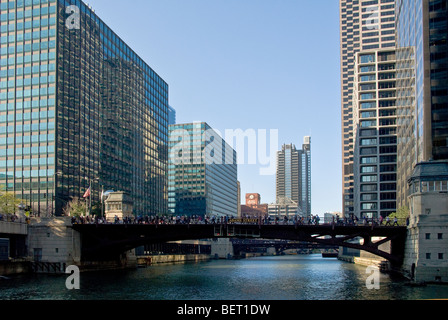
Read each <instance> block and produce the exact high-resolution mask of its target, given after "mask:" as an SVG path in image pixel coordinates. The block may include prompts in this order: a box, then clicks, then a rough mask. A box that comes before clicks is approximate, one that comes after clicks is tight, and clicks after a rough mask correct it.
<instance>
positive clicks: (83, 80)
mask: <svg viewBox="0 0 448 320" xmlns="http://www.w3.org/2000/svg"><path fill="white" fill-rule="evenodd" d="M0 64H1V65H0V68H1V69H0V185H1V187H3V188H4V189H6V190H7V191H11V192H15V193H16V195H17V196H18V197H20V198H21V199H23V201H24V202H26V204H27V205H29V206H31V207H32V208H33V211H34V213H35V214H40V215H46V214H60V213H61V212H62V208H63V207H64V206H65V205H66V204H67V202H69V201H70V200H71V199H73V198H76V197H82V196H83V194H84V192H85V191H86V190H87V189H88V188H89V186H90V185H91V186H92V189H91V191H92V196H93V199H92V200H93V201H94V202H96V201H99V200H100V194H101V190H102V189H104V190H115V191H122V192H126V193H128V194H129V195H130V196H131V198H132V200H133V202H134V213H136V214H164V213H166V211H167V202H168V192H167V169H168V168H167V166H168V84H167V83H166V82H165V81H164V80H163V79H162V78H161V77H160V76H159V75H158V74H157V73H156V72H155V71H154V70H153V69H151V68H150V67H149V66H148V65H147V64H146V63H145V62H144V61H143V60H142V59H141V58H140V57H139V56H138V55H137V54H136V53H135V52H134V51H133V50H132V49H131V48H130V47H129V46H128V45H126V43H125V42H124V41H123V40H122V39H120V37H119V36H118V35H117V34H116V33H114V32H113V31H112V30H111V29H110V28H109V27H108V26H107V25H106V24H105V23H104V22H103V21H102V20H101V19H100V18H99V17H98V16H97V15H96V14H95V13H94V11H92V10H91V9H90V8H89V7H88V6H87V5H86V4H84V3H83V2H82V1H76V0H66V1H56V0H32V1H31V0H16V1H7V0H1V61H0Z"/></svg>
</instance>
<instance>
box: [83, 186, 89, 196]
mask: <svg viewBox="0 0 448 320" xmlns="http://www.w3.org/2000/svg"><path fill="white" fill-rule="evenodd" d="M88 197H90V188H89V189H87V191H86V193H84V196H83V198H88Z"/></svg>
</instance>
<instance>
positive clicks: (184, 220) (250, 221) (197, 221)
mask: <svg viewBox="0 0 448 320" xmlns="http://www.w3.org/2000/svg"><path fill="white" fill-rule="evenodd" d="M72 223H73V224H153V225H154V224H156V225H184V224H188V225H204V224H213V225H296V226H311V225H314V226H325V225H327V226H371V227H379V226H382V227H389V226H390V227H396V226H399V227H403V226H406V225H407V224H408V221H407V219H396V220H395V219H390V220H386V219H384V220H382V221H381V220H380V219H376V218H375V219H371V218H370V219H367V218H366V219H356V220H350V219H334V220H332V221H330V222H328V221H322V220H319V219H315V218H314V219H311V218H310V219H304V218H297V217H293V218H280V217H274V218H272V217H266V218H261V219H260V218H228V217H219V218H216V217H212V218H209V217H206V218H198V217H194V218H192V217H149V218H148V217H145V218H134V219H131V218H127V219H125V220H120V219H118V220H116V221H115V222H110V221H107V220H105V219H102V218H90V217H77V218H75V217H73V218H72Z"/></svg>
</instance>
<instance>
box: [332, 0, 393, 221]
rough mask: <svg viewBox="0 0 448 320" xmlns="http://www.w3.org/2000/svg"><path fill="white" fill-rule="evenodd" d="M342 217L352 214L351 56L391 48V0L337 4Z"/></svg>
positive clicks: (353, 1)
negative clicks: (338, 14)
mask: <svg viewBox="0 0 448 320" xmlns="http://www.w3.org/2000/svg"><path fill="white" fill-rule="evenodd" d="M339 8H340V10H339V11H340V44H341V83H342V92H341V99H342V101H341V107H342V108H341V118H342V149H343V150H342V155H343V158H342V165H343V168H342V172H343V181H342V190H343V214H344V216H347V217H349V216H351V215H353V214H354V208H355V207H354V168H353V167H354V146H355V137H354V135H353V131H354V123H353V105H352V103H353V85H354V73H355V71H354V67H355V54H356V53H357V52H359V51H364V50H373V49H384V48H393V47H395V0H367V1H366V0H340V7H339Z"/></svg>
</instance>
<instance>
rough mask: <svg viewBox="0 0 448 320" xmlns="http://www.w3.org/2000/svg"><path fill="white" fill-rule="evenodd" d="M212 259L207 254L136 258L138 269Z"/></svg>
mask: <svg viewBox="0 0 448 320" xmlns="http://www.w3.org/2000/svg"><path fill="white" fill-rule="evenodd" d="M210 259H212V256H211V255H209V254H166V255H149V256H137V265H138V266H139V267H145V266H151V265H155V264H166V263H183V262H199V261H207V260H210Z"/></svg>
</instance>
